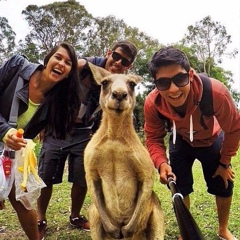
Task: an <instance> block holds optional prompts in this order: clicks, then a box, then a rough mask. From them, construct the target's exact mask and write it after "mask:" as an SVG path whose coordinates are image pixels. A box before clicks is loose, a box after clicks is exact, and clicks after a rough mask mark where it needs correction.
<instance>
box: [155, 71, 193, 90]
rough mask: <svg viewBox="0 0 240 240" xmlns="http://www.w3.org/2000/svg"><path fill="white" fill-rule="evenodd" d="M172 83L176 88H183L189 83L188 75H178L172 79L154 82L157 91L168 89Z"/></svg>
mask: <svg viewBox="0 0 240 240" xmlns="http://www.w3.org/2000/svg"><path fill="white" fill-rule="evenodd" d="M172 82H173V83H174V84H175V85H176V86H177V87H185V86H186V85H188V83H189V74H188V73H178V74H177V75H175V76H174V77H172V78H164V77H163V78H158V79H156V80H154V83H155V85H156V87H157V89H158V90H160V91H166V90H168V89H169V88H170V86H171V83H172Z"/></svg>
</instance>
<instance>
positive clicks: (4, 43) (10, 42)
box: [0, 17, 16, 64]
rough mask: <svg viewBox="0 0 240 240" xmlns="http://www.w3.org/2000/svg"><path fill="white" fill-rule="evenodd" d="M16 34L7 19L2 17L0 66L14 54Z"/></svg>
mask: <svg viewBox="0 0 240 240" xmlns="http://www.w3.org/2000/svg"><path fill="white" fill-rule="evenodd" d="M15 36H16V34H15V32H14V31H13V30H12V28H11V26H10V25H9V24H8V20H7V19H6V18H5V17H0V64H1V63H2V62H3V61H5V60H6V59H8V58H9V57H10V56H11V55H12V54H13V49H14V48H15Z"/></svg>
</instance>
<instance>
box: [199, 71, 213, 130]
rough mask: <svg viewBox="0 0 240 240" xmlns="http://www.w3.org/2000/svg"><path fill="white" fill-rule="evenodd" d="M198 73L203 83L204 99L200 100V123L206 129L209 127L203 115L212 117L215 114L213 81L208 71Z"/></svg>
mask: <svg viewBox="0 0 240 240" xmlns="http://www.w3.org/2000/svg"><path fill="white" fill-rule="evenodd" d="M198 75H199V77H200V78H201V80H202V84H203V94H202V99H201V101H200V102H199V107H200V110H201V117H200V124H201V125H202V127H203V128H204V129H205V130H207V129H208V127H207V125H206V124H205V122H204V119H203V116H206V117H210V116H213V115H214V110H213V96H212V83H211V81H210V79H209V77H208V76H207V74H206V73H199V74H198Z"/></svg>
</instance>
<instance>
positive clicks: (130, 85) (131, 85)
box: [129, 82, 136, 91]
mask: <svg viewBox="0 0 240 240" xmlns="http://www.w3.org/2000/svg"><path fill="white" fill-rule="evenodd" d="M135 86H136V83H135V82H129V87H130V88H131V90H132V91H133V90H134V88H135Z"/></svg>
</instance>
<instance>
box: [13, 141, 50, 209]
mask: <svg viewBox="0 0 240 240" xmlns="http://www.w3.org/2000/svg"><path fill="white" fill-rule="evenodd" d="M35 145H36V144H35V143H34V142H33V141H32V140H31V139H29V140H27V145H26V147H25V148H22V149H21V150H19V151H16V154H15V159H16V169H15V187H16V200H17V201H20V202H21V203H22V204H23V205H24V206H25V208H26V209H28V210H31V209H32V208H33V205H34V204H35V202H36V201H37V199H38V197H39V196H40V194H41V188H44V187H46V184H45V183H44V182H43V180H42V179H41V178H40V177H39V176H38V173H37V158H36V155H35V152H34V148H35Z"/></svg>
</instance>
